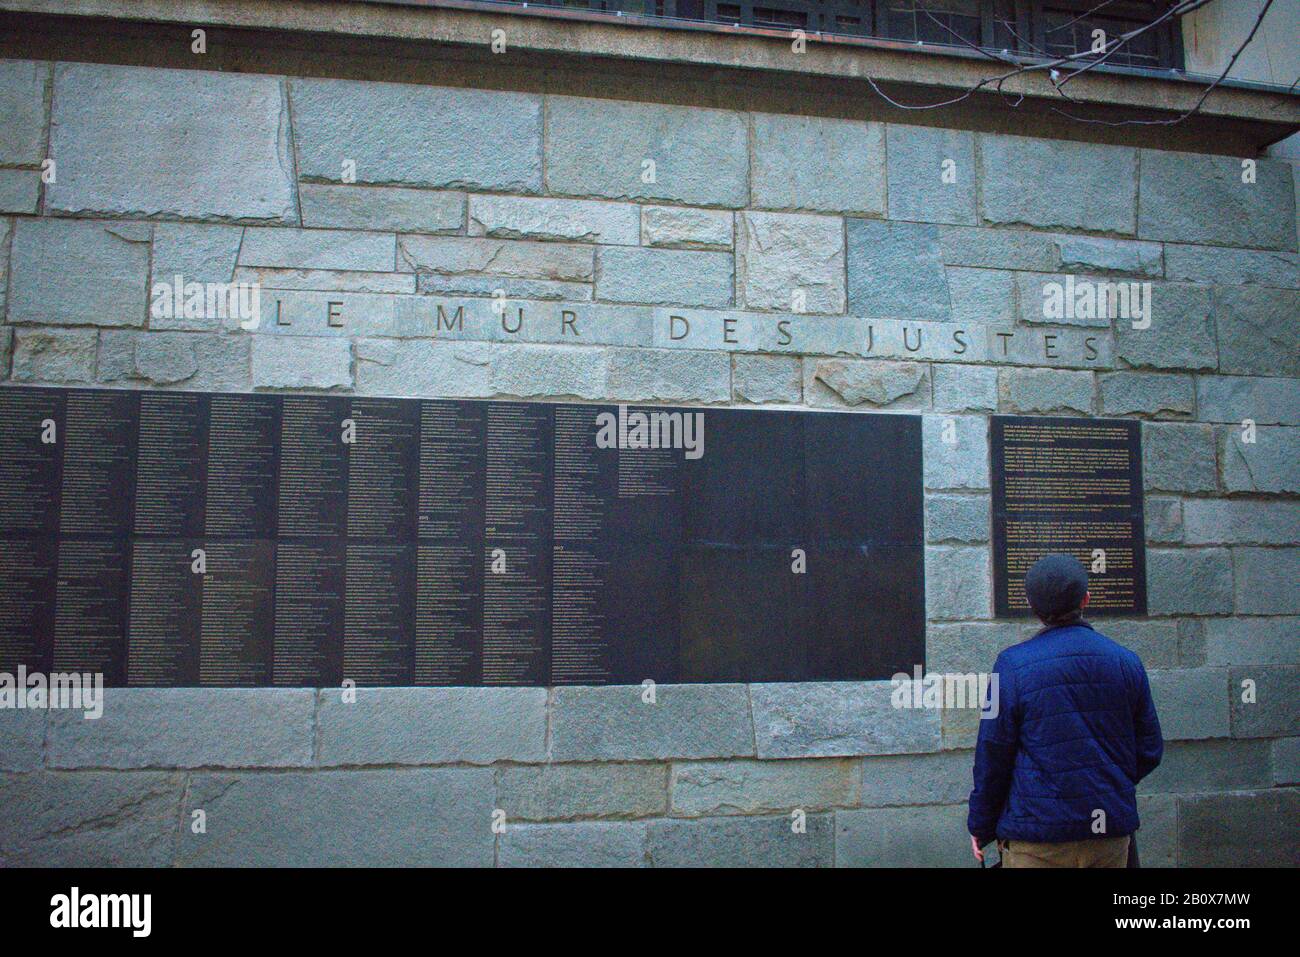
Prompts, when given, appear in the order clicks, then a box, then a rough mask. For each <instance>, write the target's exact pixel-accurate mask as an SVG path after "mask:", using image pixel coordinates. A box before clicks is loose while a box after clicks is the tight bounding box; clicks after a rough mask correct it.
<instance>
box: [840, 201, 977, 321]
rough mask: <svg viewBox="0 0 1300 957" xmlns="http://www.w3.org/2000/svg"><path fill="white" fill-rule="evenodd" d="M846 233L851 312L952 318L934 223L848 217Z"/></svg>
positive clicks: (920, 317)
mask: <svg viewBox="0 0 1300 957" xmlns="http://www.w3.org/2000/svg"><path fill="white" fill-rule="evenodd" d="M845 235H846V240H847V261H848V267H847V268H848V305H849V312H850V313H851V314H853V315H855V316H866V317H869V318H876V317H878V318H913V319H929V320H934V321H938V322H943V321H946V320H947V319H949V318H950V316H951V314H952V305H951V301H950V299H949V296H948V281H947V275H946V273H945V272H944V264H943V255H942V252H941V250H940V246H939V227H938V226H929V225H920V224H916V223H891V222H882V221H876V220H868V219H850V220H848V221H847V224H846V234H845Z"/></svg>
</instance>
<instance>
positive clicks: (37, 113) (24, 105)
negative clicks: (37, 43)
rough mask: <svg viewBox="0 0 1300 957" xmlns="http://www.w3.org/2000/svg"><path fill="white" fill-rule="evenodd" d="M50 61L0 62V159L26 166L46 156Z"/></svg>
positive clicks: (0, 161)
mask: <svg viewBox="0 0 1300 957" xmlns="http://www.w3.org/2000/svg"><path fill="white" fill-rule="evenodd" d="M49 83H50V65H49V64H48V63H38V62H35V61H32V60H5V61H3V62H0V163H3V164H5V165H11V166H27V165H32V164H35V163H39V162H40V161H41V160H42V159H44V158H45V156H44V150H45V93H46V90H47V89H48V88H49Z"/></svg>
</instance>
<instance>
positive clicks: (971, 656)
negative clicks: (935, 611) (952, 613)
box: [925, 570, 1038, 675]
mask: <svg viewBox="0 0 1300 957" xmlns="http://www.w3.org/2000/svg"><path fill="white" fill-rule="evenodd" d="M926 577H927V578H928V577H929V572H928V570H927V575H926ZM1036 631H1038V627H1037V626H1035V625H1031V624H1029V623H1028V622H1006V621H997V622H994V621H987V622H985V621H979V622H962V623H961V624H950V623H936V622H931V623H930V624H929V625H927V626H926V630H925V663H926V666H927V667H928V669H929V670H930V671H931V672H934V673H937V674H955V675H956V674H960V675H965V674H978V673H982V672H988V671H992V670H993V663H994V662H995V661H997V658H998V654H999V653H1000V652H1001V651H1002V650H1003V649H1004V648H1009V647H1011V646H1012V645H1014V644H1018V643H1019V642H1022V641H1024V640H1026V639H1027V638H1030V637H1031V636H1033V634H1034V632H1036Z"/></svg>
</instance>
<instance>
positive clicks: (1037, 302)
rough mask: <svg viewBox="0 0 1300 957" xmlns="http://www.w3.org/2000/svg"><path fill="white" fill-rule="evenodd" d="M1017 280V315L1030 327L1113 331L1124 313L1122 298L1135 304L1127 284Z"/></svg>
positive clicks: (1059, 276) (1043, 277)
mask: <svg viewBox="0 0 1300 957" xmlns="http://www.w3.org/2000/svg"><path fill="white" fill-rule="evenodd" d="M1015 278H1016V303H1017V314H1018V316H1019V318H1020V320H1021V321H1022V322H1024V323H1026V324H1036V325H1042V324H1048V325H1056V326H1084V327H1089V328H1097V329H1109V328H1110V325H1111V320H1112V319H1114V318H1115V317H1116V316H1118V315H1120V314H1121V312H1122V310H1121V308H1120V307H1121V305H1122V304H1123V300H1122V299H1121V298H1119V297H1121V296H1125V295H1127V296H1128V297H1129V302H1130V303H1131V302H1133V287H1132V286H1131V285H1130V284H1129V283H1128V281H1127V280H1119V279H1108V278H1106V277H1104V276H1075V275H1066V274H1065V273H1037V272H1018V273H1016V274H1015ZM1139 288H1140V287H1139ZM1125 308H1129V307H1125ZM1119 321H1120V322H1123V321H1125V320H1123V319H1120V320H1119Z"/></svg>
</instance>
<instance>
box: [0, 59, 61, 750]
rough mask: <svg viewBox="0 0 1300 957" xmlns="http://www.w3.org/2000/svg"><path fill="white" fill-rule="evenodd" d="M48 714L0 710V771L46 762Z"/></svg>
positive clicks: (45, 710) (24, 710)
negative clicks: (46, 719) (46, 723)
mask: <svg viewBox="0 0 1300 957" xmlns="http://www.w3.org/2000/svg"><path fill="white" fill-rule="evenodd" d="M3 75H4V74H3V71H0V76H3ZM48 714H49V711H48V710H47V709H44V708H37V709H26V708H24V709H21V710H20V709H16V708H6V709H4V710H3V711H0V771H34V770H36V769H37V768H39V767H41V765H43V764H44V763H45V718H46V715H48Z"/></svg>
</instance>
